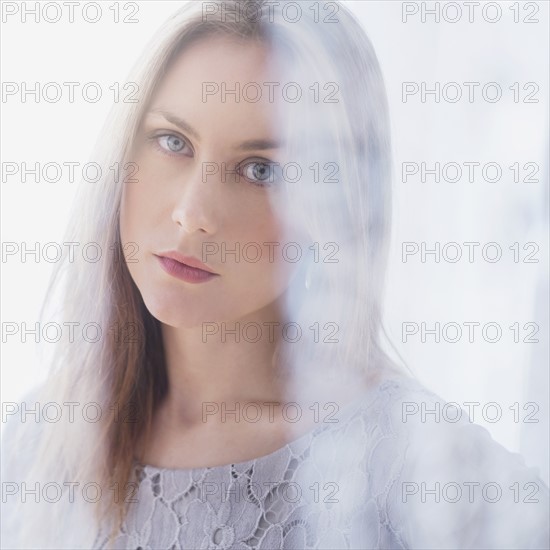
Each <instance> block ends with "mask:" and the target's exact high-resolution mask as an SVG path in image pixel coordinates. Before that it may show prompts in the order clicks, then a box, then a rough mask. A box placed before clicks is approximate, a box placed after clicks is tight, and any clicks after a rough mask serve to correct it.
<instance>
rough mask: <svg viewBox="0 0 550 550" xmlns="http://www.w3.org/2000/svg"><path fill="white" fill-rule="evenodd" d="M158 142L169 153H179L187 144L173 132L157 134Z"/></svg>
mask: <svg viewBox="0 0 550 550" xmlns="http://www.w3.org/2000/svg"><path fill="white" fill-rule="evenodd" d="M156 139H157V141H158V144H159V145H160V147H161V148H162V149H164V150H165V151H167V152H169V153H180V152H181V151H183V149H184V148H185V147H186V146H187V143H186V142H185V141H184V140H183V139H182V138H180V137H178V136H176V135H174V134H166V135H164V136H157V138H156Z"/></svg>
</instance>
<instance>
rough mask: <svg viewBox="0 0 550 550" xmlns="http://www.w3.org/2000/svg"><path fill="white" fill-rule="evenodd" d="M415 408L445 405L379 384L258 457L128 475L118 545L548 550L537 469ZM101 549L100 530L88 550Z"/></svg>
mask: <svg viewBox="0 0 550 550" xmlns="http://www.w3.org/2000/svg"><path fill="white" fill-rule="evenodd" d="M422 403H425V404H426V408H427V409H430V410H434V407H437V406H442V405H444V402H443V401H442V400H441V399H439V398H438V397H437V396H435V395H434V394H432V393H430V392H428V391H427V390H425V389H424V388H422V387H421V386H420V385H419V384H418V383H417V382H415V381H414V380H411V379H406V378H394V379H389V380H386V381H384V382H382V383H381V384H380V385H378V386H376V387H374V388H373V389H371V390H369V391H368V392H367V393H366V394H365V395H364V396H363V397H362V398H361V399H359V400H357V401H355V402H353V403H352V404H349V405H348V406H346V407H345V408H343V409H342V410H340V411H339V413H338V414H336V415H335V416H334V417H333V418H332V419H333V420H337V421H336V422H333V423H324V424H319V425H318V426H317V427H316V428H315V429H314V430H313V431H311V432H309V433H308V434H306V435H304V436H302V437H300V438H299V439H297V440H295V441H293V442H291V443H289V444H287V445H286V446H284V447H283V448H281V449H279V450H277V451H275V452H273V453H271V454H269V455H267V456H263V457H260V458H257V459H254V460H249V461H246V462H242V463H238V464H230V465H225V466H218V467H209V468H194V469H175V470H172V469H164V468H157V467H153V466H141V465H137V466H136V468H137V474H138V479H139V490H138V492H137V493H136V494H135V495H134V500H135V501H136V502H134V503H132V504H131V505H130V509H129V514H128V516H127V518H126V520H125V523H124V525H123V528H122V531H121V532H120V533H119V535H118V537H117V538H116V540H115V544H114V548H128V549H136V550H137V549H144V550H145V549H176V548H182V549H193V550H196V549H202V548H204V549H247V550H248V549H252V548H254V549H262V550H275V549H283V548H284V549H287V548H288V549H310V548H317V549H320V548H323V549H339V548H346V549H347V548H356V549H371V548H380V549H382V548H384V549H388V548H392V549H393V548H421V549H427V548H438V549H441V548H449V549H450V548H452V549H458V548H484V549H488V548H522V549H526V548H549V535H548V517H549V516H548V513H549V510H548V502H549V498H548V489H547V487H546V486H545V485H544V484H543V483H542V481H541V480H540V479H539V478H538V475H537V471H536V470H535V469H532V468H528V467H526V466H525V463H524V462H523V460H522V458H521V457H520V456H519V455H517V454H514V453H510V452H508V451H507V450H505V449H504V448H503V447H502V446H500V445H499V444H497V443H496V442H495V441H494V440H493V439H492V438H491V437H490V435H489V433H488V432H487V431H486V430H485V429H483V428H481V427H479V426H476V425H474V424H471V423H470V421H469V420H468V418H467V416H465V415H462V419H461V420H460V421H458V422H455V423H453V422H448V421H445V420H443V419H442V418H440V419H439V422H437V421H436V420H437V417H436V415H428V416H427V417H426V418H422V415H420V414H412V411H414V410H416V409H415V407H416V406H417V405H421V404H422ZM437 404H439V405H437ZM419 410H420V407H419ZM446 417H447V418H449V417H450V415H446ZM423 420H424V422H423ZM106 542H107V538H106V533H105V532H103V531H100V532H99V533H98V536H97V538H96V541H95V543H94V548H107V546H106Z"/></svg>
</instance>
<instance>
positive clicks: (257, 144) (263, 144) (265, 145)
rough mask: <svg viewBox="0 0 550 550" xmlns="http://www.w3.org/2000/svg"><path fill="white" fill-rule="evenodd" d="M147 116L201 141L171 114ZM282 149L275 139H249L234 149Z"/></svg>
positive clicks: (160, 113)
mask: <svg viewBox="0 0 550 550" xmlns="http://www.w3.org/2000/svg"><path fill="white" fill-rule="evenodd" d="M147 114H153V115H160V116H162V117H163V118H164V119H165V120H167V121H168V122H170V123H171V124H173V125H174V126H177V127H178V128H179V129H180V130H183V131H184V132H186V133H188V134H189V135H191V136H192V137H194V138H195V139H196V140H198V141H200V139H201V138H200V135H199V133H198V132H197V131H196V130H195V129H194V128H193V127H192V126H191V125H190V124H189V123H188V122H186V121H185V120H183V119H182V118H180V117H179V116H177V115H174V114H173V113H169V112H167V111H163V110H162V109H153V110H151V111H149V112H148V113H147ZM282 147H283V143H282V142H281V141H280V140H276V139H249V140H247V141H243V142H242V143H241V144H239V145H238V146H237V147H235V149H238V150H240V151H252V150H254V151H264V150H267V149H280V148H282Z"/></svg>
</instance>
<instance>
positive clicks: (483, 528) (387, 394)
mask: <svg viewBox="0 0 550 550" xmlns="http://www.w3.org/2000/svg"><path fill="white" fill-rule="evenodd" d="M359 412H360V415H361V418H362V420H363V422H364V424H365V426H366V427H367V430H366V433H367V435H368V437H367V438H366V441H365V444H366V447H367V458H368V460H367V461H366V464H367V468H368V471H369V477H370V479H371V483H372V485H373V486H374V487H377V488H379V489H378V495H375V496H376V497H377V499H378V502H382V503H383V504H382V507H381V508H382V514H383V516H385V517H387V518H388V523H389V525H391V526H392V530H393V531H394V532H395V533H398V536H399V538H400V539H401V540H403V541H404V543H405V545H406V546H408V547H411V546H412V547H420V548H481V547H482V548H503V547H506V548H547V547H548V542H549V541H548V526H547V519H548V513H549V496H548V488H547V487H546V485H545V484H544V483H543V482H542V480H541V479H540V477H539V473H538V470H537V469H536V468H529V467H528V466H526V464H525V460H524V459H523V457H522V456H521V455H520V454H518V453H514V452H510V451H508V450H507V449H506V448H504V447H503V446H502V445H500V444H499V443H498V442H496V441H495V440H494V439H493V438H492V437H491V435H490V433H489V432H488V431H487V430H486V429H485V428H483V427H481V426H479V425H476V424H474V423H472V422H471V421H470V419H469V416H468V414H467V412H466V411H464V410H461V409H460V408H459V407H458V405H457V404H453V403H448V402H447V401H445V400H444V399H442V398H441V397H440V396H438V395H437V394H435V393H433V392H432V391H430V390H428V389H427V388H425V387H424V386H423V385H422V384H421V383H420V382H418V381H416V380H414V379H412V378H407V377H400V376H397V377H392V378H388V379H386V380H383V381H382V382H381V383H380V384H379V385H378V386H377V387H376V388H375V391H374V393H372V395H370V398H368V396H367V397H366V398H365V400H364V403H363V405H362V407H361V409H360V411H359Z"/></svg>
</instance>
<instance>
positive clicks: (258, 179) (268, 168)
mask: <svg viewBox="0 0 550 550" xmlns="http://www.w3.org/2000/svg"><path fill="white" fill-rule="evenodd" d="M278 164H279V163H275V162H270V161H265V160H262V161H251V162H247V163H246V164H245V165H244V166H243V169H242V173H243V176H244V177H245V178H246V179H247V180H249V181H251V182H252V183H254V184H255V185H260V186H266V187H267V186H269V185H273V184H276V183H279V182H280V181H281V179H282V176H281V169H280V167H279V165H278Z"/></svg>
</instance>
